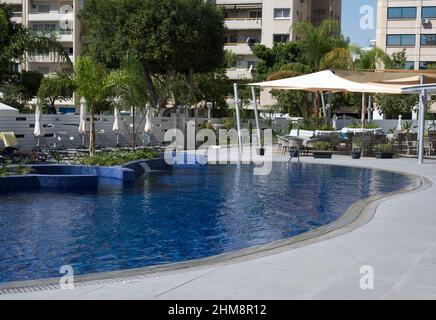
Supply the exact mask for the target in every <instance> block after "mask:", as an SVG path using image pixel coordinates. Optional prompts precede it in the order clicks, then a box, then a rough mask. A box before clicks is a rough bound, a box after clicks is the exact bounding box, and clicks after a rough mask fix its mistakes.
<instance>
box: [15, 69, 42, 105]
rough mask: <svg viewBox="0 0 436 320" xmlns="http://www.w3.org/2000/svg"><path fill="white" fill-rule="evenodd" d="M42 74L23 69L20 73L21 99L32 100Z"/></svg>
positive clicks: (36, 92)
mask: <svg viewBox="0 0 436 320" xmlns="http://www.w3.org/2000/svg"><path fill="white" fill-rule="evenodd" d="M43 78H44V75H43V74H41V73H39V72H36V71H26V70H23V71H22V72H21V74H20V80H19V81H20V82H19V83H20V84H21V86H22V95H21V96H22V99H23V100H25V101H29V100H32V99H33V98H35V97H36V96H37V94H38V90H39V87H40V86H41V81H42V79H43Z"/></svg>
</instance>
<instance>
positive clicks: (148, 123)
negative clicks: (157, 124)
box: [144, 109, 153, 144]
mask: <svg viewBox="0 0 436 320" xmlns="http://www.w3.org/2000/svg"><path fill="white" fill-rule="evenodd" d="M152 113H153V110H151V109H147V111H146V113H145V127H144V134H145V144H150V142H151V131H152V123H151V121H152Z"/></svg>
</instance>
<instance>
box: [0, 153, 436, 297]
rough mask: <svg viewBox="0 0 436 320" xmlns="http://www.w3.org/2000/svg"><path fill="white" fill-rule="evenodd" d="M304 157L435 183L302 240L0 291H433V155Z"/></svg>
mask: <svg viewBox="0 0 436 320" xmlns="http://www.w3.org/2000/svg"><path fill="white" fill-rule="evenodd" d="M284 159H285V157H280V156H276V157H275V160H277V161H283V160H284ZM302 161H303V162H308V163H326V164H337V165H353V166H356V167H369V168H377V169H387V170H397V171H401V172H405V173H409V174H414V175H419V176H423V177H425V178H427V179H428V180H430V181H431V182H432V183H433V185H432V186H430V187H429V188H427V189H425V190H422V191H417V192H412V193H408V194H402V195H398V196H395V197H393V198H391V199H387V200H384V201H383V202H382V203H380V204H377V207H376V213H375V216H374V217H373V219H372V220H370V221H369V222H368V223H367V224H365V225H363V226H360V227H359V228H357V229H355V230H353V231H351V232H348V233H345V234H341V235H338V236H336V237H332V238H329V239H327V240H323V241H321V242H313V243H311V244H309V245H306V246H303V247H299V248H293V249H289V250H284V251H282V252H279V253H274V254H271V255H267V256H262V257H258V258H253V259H249V260H246V261H237V262H233V263H229V264H222V265H213V266H206V267H202V268H195V269H185V270H182V271H174V272H166V273H162V274H155V275H147V276H144V277H142V278H138V279H136V280H135V279H133V278H132V280H127V281H113V282H111V281H107V282H102V283H96V282H94V283H90V284H89V285H81V286H79V287H77V288H75V289H73V290H59V289H58V290H46V291H37V292H32V293H22V294H8V295H0V299H436V161H435V160H427V162H426V164H425V165H423V166H419V165H418V164H417V160H416V159H404V158H401V159H393V160H376V159H366V158H365V159H361V160H351V159H350V157H341V156H337V157H334V159H332V160H319V159H318V160H314V159H312V158H302ZM362 266H371V267H373V269H374V285H375V288H374V290H362V289H361V288H360V285H359V284H360V280H361V277H362V274H361V273H360V271H361V267H362Z"/></svg>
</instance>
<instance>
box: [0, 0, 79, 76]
mask: <svg viewBox="0 0 436 320" xmlns="http://www.w3.org/2000/svg"><path fill="white" fill-rule="evenodd" d="M0 27H1V31H0V33H1V38H0V39H1V40H0V83H5V82H10V81H11V80H13V79H12V78H13V76H15V75H16V74H17V73H16V72H15V71H14V70H13V68H12V67H11V66H12V61H19V62H24V61H26V60H27V59H29V58H32V57H34V56H35V55H49V54H50V57H52V58H53V59H55V61H58V62H61V63H65V64H66V65H67V66H68V67H71V65H72V64H71V60H70V58H69V56H68V54H67V53H66V52H65V50H64V48H63V46H62V44H60V43H59V42H58V41H57V36H56V35H54V34H51V33H39V32H34V31H32V30H30V29H27V28H24V27H23V26H21V25H19V24H16V23H14V22H12V20H11V10H10V8H9V7H7V6H5V5H3V4H0Z"/></svg>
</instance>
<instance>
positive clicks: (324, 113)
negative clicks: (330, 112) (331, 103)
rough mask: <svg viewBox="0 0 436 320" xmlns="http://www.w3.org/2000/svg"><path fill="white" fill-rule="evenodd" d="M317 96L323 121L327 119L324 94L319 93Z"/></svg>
mask: <svg viewBox="0 0 436 320" xmlns="http://www.w3.org/2000/svg"><path fill="white" fill-rule="evenodd" d="M319 94H320V95H321V103H322V114H323V116H324V119H326V118H327V110H326V107H325V99H324V93H323V92H322V91H320V92H319Z"/></svg>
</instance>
